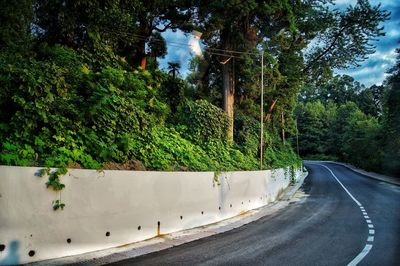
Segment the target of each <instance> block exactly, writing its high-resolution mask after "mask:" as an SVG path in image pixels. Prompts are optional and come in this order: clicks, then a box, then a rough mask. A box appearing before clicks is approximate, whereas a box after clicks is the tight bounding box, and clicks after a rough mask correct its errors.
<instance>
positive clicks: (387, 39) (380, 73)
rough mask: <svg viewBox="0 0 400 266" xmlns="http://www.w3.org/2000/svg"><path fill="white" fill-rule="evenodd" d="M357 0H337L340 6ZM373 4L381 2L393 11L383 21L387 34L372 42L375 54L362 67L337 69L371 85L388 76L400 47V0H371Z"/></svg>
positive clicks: (383, 7)
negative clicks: (387, 72)
mask: <svg viewBox="0 0 400 266" xmlns="http://www.w3.org/2000/svg"><path fill="white" fill-rule="evenodd" d="M355 3H356V1H355V0H337V1H336V5H337V6H338V8H343V7H345V6H347V5H349V4H353V5H354V4H355ZM370 3H371V4H372V5H377V4H379V3H381V7H382V9H385V10H387V11H389V12H391V15H390V19H389V20H387V21H386V22H384V23H382V25H381V26H383V27H384V32H385V33H386V36H383V37H380V39H379V41H377V42H372V43H373V44H374V45H375V46H376V47H377V48H376V52H375V53H374V54H371V55H370V56H369V58H368V59H367V60H366V61H364V62H363V63H362V64H361V66H360V67H357V68H350V69H346V70H341V71H336V73H338V74H346V75H349V76H352V77H353V78H354V79H356V80H357V81H359V82H360V83H362V84H364V85H365V86H367V87H370V86H372V85H374V84H377V85H380V84H382V81H383V80H384V79H385V77H386V75H387V74H386V73H385V72H386V71H387V70H388V69H389V68H390V67H392V66H393V65H394V64H395V61H396V53H395V49H396V48H400V44H399V42H400V1H398V0H380V1H379V0H370Z"/></svg>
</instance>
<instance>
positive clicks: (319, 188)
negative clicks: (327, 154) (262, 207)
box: [110, 163, 400, 266]
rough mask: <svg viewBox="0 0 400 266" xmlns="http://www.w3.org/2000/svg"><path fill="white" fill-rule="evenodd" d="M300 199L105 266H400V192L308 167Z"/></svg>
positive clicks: (329, 168) (336, 170)
mask: <svg viewBox="0 0 400 266" xmlns="http://www.w3.org/2000/svg"><path fill="white" fill-rule="evenodd" d="M306 167H307V169H308V171H309V176H308V177H307V178H306V179H305V182H304V184H303V186H302V187H301V190H300V191H299V192H298V195H303V196H301V199H300V200H299V201H297V202H293V203H292V204H289V205H288V206H287V207H286V208H284V209H281V210H279V211H277V212H275V213H274V214H271V215H269V216H265V217H263V218H261V219H259V220H257V221H255V222H252V223H250V224H247V225H245V226H242V227H240V228H237V229H234V230H232V231H229V232H226V233H223V234H219V235H214V236H211V237H207V238H203V239H200V240H197V241H194V242H190V243H187V244H184V245H181V246H177V247H174V248H170V249H167V250H163V251H160V252H156V253H151V254H147V255H144V256H140V257H136V258H133V259H128V260H124V261H120V262H117V263H113V264H110V265H357V263H358V264H359V265H379V266H383V265H400V187H398V186H395V185H390V184H387V183H383V182H380V181H376V180H373V179H369V178H367V177H364V176H361V175H359V174H356V173H354V172H352V171H351V170H348V169H347V168H345V167H343V166H340V165H336V164H331V163H324V164H323V165H321V164H318V163H307V164H306Z"/></svg>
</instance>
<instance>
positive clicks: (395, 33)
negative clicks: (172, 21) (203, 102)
mask: <svg viewBox="0 0 400 266" xmlns="http://www.w3.org/2000/svg"><path fill="white" fill-rule="evenodd" d="M356 2H357V1H356V0H336V1H335V3H336V7H337V8H339V9H345V8H346V6H348V5H350V4H352V5H354V4H355V3H356ZM370 3H371V4H372V5H377V4H379V3H381V8H382V9H385V10H387V11H389V12H391V16H390V19H389V20H387V21H386V22H384V23H382V25H381V26H383V27H384V32H385V33H386V36H383V37H380V38H379V40H378V41H377V42H372V43H373V44H374V45H375V46H376V47H377V48H376V52H375V53H374V54H371V55H370V56H369V58H368V59H367V60H366V61H364V62H363V63H362V64H361V66H360V67H356V68H354V67H353V68H349V69H346V70H336V71H335V73H337V74H346V75H349V76H352V77H353V78H354V79H356V80H357V81H359V82H360V83H362V84H364V85H365V86H367V87H369V86H371V85H373V84H377V85H380V84H382V82H383V80H384V79H385V76H386V74H385V72H386V71H387V70H388V69H389V68H390V67H391V66H393V65H394V63H395V60H396V53H395V49H396V48H400V1H399V0H370ZM163 37H164V38H165V39H166V41H167V44H168V54H167V55H166V57H165V58H164V59H160V60H159V62H160V67H161V69H165V70H167V68H168V62H178V63H180V64H181V69H180V75H181V76H182V77H185V76H186V75H187V74H188V73H189V69H188V67H189V66H188V64H189V61H190V59H191V57H192V56H193V55H194V54H193V52H191V51H190V49H189V48H188V43H189V41H190V38H191V36H190V34H189V35H188V34H185V33H183V32H182V31H176V32H173V31H171V30H169V31H166V32H165V33H163Z"/></svg>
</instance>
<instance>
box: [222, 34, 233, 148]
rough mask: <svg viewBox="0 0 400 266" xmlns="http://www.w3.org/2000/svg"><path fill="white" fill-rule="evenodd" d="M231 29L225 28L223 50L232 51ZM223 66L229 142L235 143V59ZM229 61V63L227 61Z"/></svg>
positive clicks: (224, 101)
mask: <svg viewBox="0 0 400 266" xmlns="http://www.w3.org/2000/svg"><path fill="white" fill-rule="evenodd" d="M230 37H231V32H230V31H229V27H227V28H225V29H224V30H223V32H222V34H221V41H222V44H223V49H225V50H231V43H230V39H231V38H230ZM224 60H225V62H224V63H223V65H222V87H223V91H224V94H223V95H224V100H223V105H224V106H223V107H224V110H225V112H227V113H228V117H229V129H228V132H227V135H228V140H229V141H233V121H234V103H235V67H234V59H233V58H230V59H229V58H225V59H224ZM226 60H227V61H226Z"/></svg>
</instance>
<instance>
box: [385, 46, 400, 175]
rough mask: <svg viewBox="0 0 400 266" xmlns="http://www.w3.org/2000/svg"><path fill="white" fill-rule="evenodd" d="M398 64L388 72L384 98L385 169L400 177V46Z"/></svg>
mask: <svg viewBox="0 0 400 266" xmlns="http://www.w3.org/2000/svg"><path fill="white" fill-rule="evenodd" d="M396 52H397V60H396V65H395V66H394V67H393V68H391V69H390V70H389V71H388V73H389V74H390V76H389V77H388V78H387V80H386V82H385V83H386V84H385V85H386V87H387V92H386V95H385V100H384V105H383V106H384V126H383V128H384V133H385V158H384V170H385V171H386V172H387V173H389V174H392V175H395V176H399V177H400V48H398V49H397V50H396Z"/></svg>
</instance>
